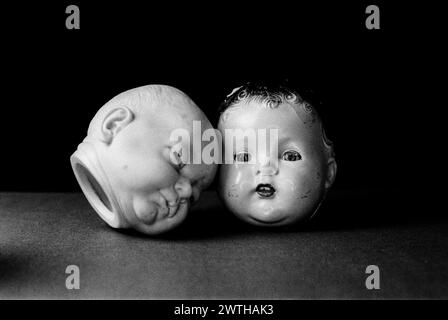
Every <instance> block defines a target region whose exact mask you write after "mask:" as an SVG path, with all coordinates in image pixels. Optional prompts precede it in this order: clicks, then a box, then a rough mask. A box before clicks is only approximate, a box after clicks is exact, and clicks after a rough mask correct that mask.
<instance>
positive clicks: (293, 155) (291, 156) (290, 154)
mask: <svg viewBox="0 0 448 320" xmlns="http://www.w3.org/2000/svg"><path fill="white" fill-rule="evenodd" d="M282 160H285V161H299V160H302V156H301V155H300V153H298V152H297V151H295V150H288V151H285V152H284V153H283V155H282Z"/></svg>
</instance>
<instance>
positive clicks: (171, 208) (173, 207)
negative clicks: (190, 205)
mask: <svg viewBox="0 0 448 320" xmlns="http://www.w3.org/2000/svg"><path fill="white" fill-rule="evenodd" d="M187 202H188V201H187V199H180V200H179V199H178V200H177V201H176V202H173V203H168V207H169V213H168V218H172V217H174V216H175V215H176V213H177V211H178V210H179V208H180V206H181V205H183V204H186V203H187Z"/></svg>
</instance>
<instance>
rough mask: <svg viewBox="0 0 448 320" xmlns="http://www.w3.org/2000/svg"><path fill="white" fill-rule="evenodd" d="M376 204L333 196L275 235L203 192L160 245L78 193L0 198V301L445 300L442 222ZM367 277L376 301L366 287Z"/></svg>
mask: <svg viewBox="0 0 448 320" xmlns="http://www.w3.org/2000/svg"><path fill="white" fill-rule="evenodd" d="M374 192H375V191H365V192H352V191H344V192H343V191H338V190H334V192H332V194H331V195H330V196H329V199H327V201H326V203H325V205H324V206H323V207H322V208H321V212H320V215H319V216H318V217H317V218H316V220H314V221H313V222H312V223H309V224H307V225H306V226H304V227H301V228H293V229H286V230H277V231H275V230H272V229H258V228H254V227H250V226H246V225H244V224H242V223H240V222H239V221H237V220H235V219H234V218H233V217H232V216H231V215H230V214H229V213H228V212H226V211H225V210H224V209H223V208H222V207H221V204H220V202H219V200H218V198H217V196H216V194H215V193H214V192H213V191H208V192H206V193H204V194H203V195H202V197H201V201H200V203H199V204H198V205H197V206H196V207H195V208H194V210H192V212H191V213H190V215H189V217H188V219H187V221H186V222H185V223H184V224H183V225H182V226H181V227H180V228H178V229H177V230H175V231H173V232H171V233H170V234H167V235H164V236H159V237H156V238H151V237H148V236H143V235H140V234H137V233H135V232H131V231H116V230H114V229H111V228H109V227H108V226H106V225H105V224H104V223H103V222H102V221H101V220H100V218H99V217H98V216H97V215H96V213H95V212H94V211H93V209H91V207H90V206H89V204H88V203H87V201H86V200H85V198H84V196H83V195H82V194H81V193H72V194H70V193H45V194H44V193H0V299H2V298H3V299H5V298H6V299H9V298H27V299H28V298H30V299H40V298H51V299H61V298H63V299H65V298H68V299H79V298H87V299H90V298H151V299H167V298H168V299H178V298H181V299H182V298H186V299H190V298H199V299H202V298H207V299H215V298H229V299H237V298H248V299H251V298H255V299H258V298H266V299H271V298H274V299H298V298H299V299H310V298H319V299H320V298H324V299H328V298H330V299H332V298H341V299H347V298H349V299H351V298H360V299H378V298H379V299H383V298H386V299H388V298H399V299H401V298H448V268H447V261H448V258H447V252H448V232H447V231H448V219H446V218H443V217H438V218H437V217H432V218H428V219H406V214H405V213H404V212H400V206H398V205H397V206H394V205H393V204H392V205H391V203H395V202H394V201H393V200H396V199H397V197H396V196H395V195H393V194H390V195H389V196H386V197H385V196H384V194H382V196H381V197H374V196H372V195H374ZM373 198H376V199H380V200H378V201H376V202H372V201H371V199H373ZM401 210H403V209H401ZM68 265H76V266H78V267H79V269H80V289H79V290H68V289H67V288H66V286H65V281H66V277H67V276H68V275H67V274H66V273H65V270H66V267H67V266H68ZM368 265H377V266H378V267H379V269H380V281H381V282H380V283H381V286H380V289H379V290H367V289H366V287H365V280H366V277H367V276H368V275H367V274H366V273H365V271H366V267H367V266H368Z"/></svg>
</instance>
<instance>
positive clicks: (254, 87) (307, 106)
mask: <svg viewBox="0 0 448 320" xmlns="http://www.w3.org/2000/svg"><path fill="white" fill-rule="evenodd" d="M304 93H305V94H304V95H302V94H299V92H298V91H297V90H295V89H292V88H291V86H290V85H289V84H288V83H287V81H284V82H276V83H271V82H260V81H257V82H247V83H246V84H244V85H242V86H240V87H237V88H235V89H233V90H232V92H231V93H230V94H228V95H227V97H226V98H225V99H224V101H223V102H222V103H221V105H220V107H219V109H218V113H219V115H222V114H223V113H224V112H225V111H226V110H227V109H228V108H230V107H232V106H234V105H236V104H238V103H239V102H241V101H245V102H253V101H255V102H257V103H259V104H261V105H264V106H265V107H267V108H271V109H274V108H277V107H278V106H279V105H280V104H281V103H290V104H297V105H301V106H302V108H303V110H305V112H306V113H309V114H313V123H314V121H316V120H317V121H319V122H320V123H321V124H322V138H323V141H324V144H325V146H326V147H327V148H329V149H331V150H333V143H332V142H331V140H330V139H328V137H327V135H326V134H325V130H324V125H323V121H322V118H321V116H320V114H319V113H318V112H317V110H316V107H315V105H316V104H320V103H319V101H318V100H317V99H316V97H315V96H314V95H313V93H312V92H308V91H306V92H304ZM305 96H306V97H305ZM331 153H333V151H331Z"/></svg>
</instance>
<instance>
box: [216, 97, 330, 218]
mask: <svg viewBox="0 0 448 320" xmlns="http://www.w3.org/2000/svg"><path fill="white" fill-rule="evenodd" d="M302 113H303V116H302ZM306 117H307V114H305V113H304V110H303V108H301V107H300V108H299V106H297V105H291V104H289V103H281V104H279V105H278V106H277V107H276V108H267V107H266V106H263V105H260V103H259V102H257V101H241V102H239V103H238V104H237V105H235V106H232V107H230V108H229V109H228V110H227V111H225V112H224V114H223V115H222V117H221V121H220V123H219V130H220V131H221V133H222V134H223V135H224V134H225V130H226V129H242V130H247V129H251V130H256V131H257V130H263V129H278V144H277V146H278V147H277V150H269V147H268V148H267V149H268V150H267V152H262V151H263V149H262V148H259V147H257V148H256V149H255V154H253V153H254V152H253V151H252V153H251V152H249V151H248V150H250V148H247V145H245V143H246V144H247V142H245V141H240V143H238V141H236V143H234V144H233V148H234V149H235V150H233V152H234V155H235V156H234V159H235V161H234V163H233V164H223V165H222V166H221V169H220V175H219V193H220V197H221V199H222V200H223V202H224V204H225V205H226V206H227V208H228V209H229V210H230V211H232V212H233V213H234V214H236V215H237V216H238V217H239V218H241V219H242V220H244V221H246V222H249V223H251V224H255V225H260V226H281V225H287V224H291V223H294V222H296V221H299V220H301V219H304V218H306V217H309V216H310V215H311V214H312V213H313V211H314V210H315V209H316V208H317V206H318V204H319V203H320V201H321V200H322V198H323V194H324V190H325V182H324V179H321V177H323V176H325V175H326V160H327V159H326V157H325V153H324V152H323V147H322V137H321V134H320V133H321V127H320V125H321V124H320V123H318V122H315V123H313V124H312V125H310V123H308V122H307V121H303V119H305V118H306ZM236 139H239V138H238V137H236ZM269 145H270V144H268V146H269ZM257 146H259V142H258V141H257ZM227 147H228V146H227ZM236 148H240V149H238V150H237V149H236ZM224 149H226V144H224ZM252 150H254V149H252ZM225 152H229V150H226V151H225ZM250 160H254V161H253V162H252V163H249V162H250Z"/></svg>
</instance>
